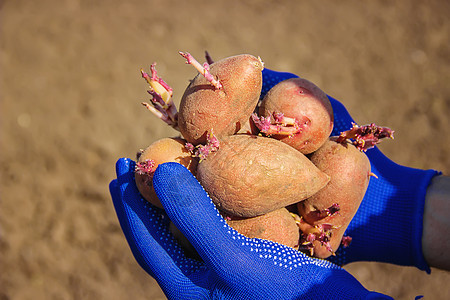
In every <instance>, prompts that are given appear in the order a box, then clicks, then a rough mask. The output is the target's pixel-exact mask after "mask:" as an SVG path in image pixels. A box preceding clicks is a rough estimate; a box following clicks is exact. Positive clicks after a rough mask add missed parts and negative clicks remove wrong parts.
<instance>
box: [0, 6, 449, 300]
mask: <svg viewBox="0 0 450 300" xmlns="http://www.w3.org/2000/svg"><path fill="white" fill-rule="evenodd" d="M449 15H450V2H448V1H436V0H429V1H418V0H417V1H416V0H409V1H387V0H386V1H379V0H374V1H370V2H369V1H331V0H328V1H256V0H254V1H199V0H190V1H173V0H166V1H135V0H131V1H118V0H111V1H88V0H53V1H50V0H40V1H23V0H14V1H13V0H7V1H0V17H1V19H0V22H1V23H0V25H1V45H0V63H1V89H0V91H1V108H0V109H1V123H0V124H1V150H0V151H1V155H0V156H1V157H0V175H1V181H0V185H1V206H0V217H1V219H0V260H1V261H0V270H1V272H0V276H1V277H0V299H36V300H37V299H165V296H164V294H163V293H162V292H161V290H160V288H159V286H158V285H157V283H156V282H155V281H154V280H153V279H152V278H151V277H150V276H149V275H148V274H147V273H145V272H144V271H143V270H142V269H141V268H140V267H139V266H138V264H137V263H136V261H135V260H134V258H133V256H132V254H131V251H130V249H129V247H128V244H127V243H126V240H125V238H124V236H123V234H122V231H121V229H120V226H119V223H118V220H117V217H116V215H115V211H114V209H113V205H112V202H111V198H110V195H109V191H108V184H109V182H110V180H112V179H113V178H114V176H115V171H114V165H115V162H116V160H117V159H118V158H120V157H131V158H134V157H135V153H136V151H137V150H138V149H139V148H144V147H146V146H147V145H149V144H150V143H152V142H153V141H155V140H157V139H160V138H162V137H167V136H173V135H175V134H176V132H175V131H174V130H172V129H171V128H169V127H168V126H165V125H164V124H162V123H161V122H160V121H159V120H157V119H156V118H155V117H153V115H151V114H150V113H149V112H148V111H146V110H145V109H144V108H143V107H142V106H141V105H140V102H141V101H147V100H148V97H147V96H148V95H147V94H146V84H145V83H144V81H143V80H142V79H141V78H140V73H139V69H140V68H141V67H143V68H146V69H148V67H149V65H150V64H151V63H153V62H157V64H158V65H157V68H158V71H159V74H160V75H161V76H162V77H163V78H164V79H165V80H166V81H167V82H168V83H169V84H170V85H171V86H172V87H173V88H174V94H175V96H174V98H175V101H176V102H177V103H179V99H180V97H181V95H182V93H183V91H184V89H185V87H186V86H187V84H188V80H189V79H191V78H192V77H193V76H194V75H195V74H196V71H195V70H194V69H193V68H192V67H191V66H187V65H185V64H184V59H183V58H181V57H180V56H179V55H178V54H177V52H178V51H181V50H182V51H189V52H191V53H192V54H193V55H194V56H195V57H197V58H199V59H200V60H203V54H204V51H205V50H208V51H209V52H210V53H211V55H212V57H213V58H214V59H220V58H224V57H227V56H231V55H235V54H241V53H250V54H253V55H256V56H260V57H261V58H262V59H263V60H264V62H265V65H266V67H267V68H270V69H274V70H278V71H289V72H293V73H296V74H298V75H300V76H302V77H304V78H307V79H309V80H311V81H313V82H314V83H316V84H317V85H318V86H320V87H321V88H322V89H323V90H324V91H326V92H327V93H328V94H329V95H331V96H333V97H335V98H337V99H339V100H340V101H341V102H343V103H344V104H345V105H346V107H347V108H348V110H349V111H350V113H351V114H352V116H353V117H354V118H355V120H356V121H357V122H358V123H360V124H366V123H371V122H375V123H377V124H380V125H383V126H389V127H391V128H393V129H394V130H395V132H396V133H395V140H393V141H391V140H388V141H385V142H383V143H382V144H381V145H380V148H381V150H382V151H383V152H384V153H385V154H386V155H387V156H388V157H390V158H391V159H392V160H394V161H396V162H397V163H399V164H402V165H407V166H411V167H416V168H423V169H437V170H440V171H442V172H443V173H444V174H449V173H450V158H449V157H450V122H449V118H448V116H449V114H450V84H449V82H450V80H449V79H450V68H449V61H450V48H449V46H450V41H449V37H450V21H449ZM393 230H395V228H393ZM448 234H449V233H448V232H443V237H444V239H445V238H446V236H447V235H448ZM346 269H347V270H348V271H349V272H351V273H352V274H353V275H354V276H355V277H356V278H358V279H359V280H360V281H361V282H362V284H363V285H364V286H365V287H367V288H368V289H371V290H376V291H379V292H383V293H386V294H389V295H391V296H393V297H395V298H396V299H414V297H415V296H418V295H423V296H424V297H425V299H450V286H449V284H448V283H449V282H450V273H449V272H445V271H440V270H437V269H433V270H432V273H431V275H427V274H426V273H424V272H421V271H418V270H417V269H416V268H413V267H399V266H394V265H388V264H381V263H368V262H360V263H353V264H350V265H348V266H346Z"/></svg>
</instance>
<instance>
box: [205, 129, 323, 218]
mask: <svg viewBox="0 0 450 300" xmlns="http://www.w3.org/2000/svg"><path fill="white" fill-rule="evenodd" d="M197 179H198V180H199V181H200V183H201V184H202V186H203V187H204V188H205V190H206V191H207V192H208V194H209V196H210V197H211V199H212V201H213V202H214V203H215V204H216V206H217V207H218V208H219V210H221V211H223V212H224V213H226V214H228V215H230V216H240V217H254V216H258V215H262V214H265V213H268V212H270V211H273V210H276V209H279V208H282V207H285V206H288V205H290V204H293V203H297V202H299V201H301V200H303V199H306V198H308V197H310V196H311V195H313V194H314V193H316V192H317V191H319V190H320V189H321V188H323V187H324V186H325V185H326V184H327V183H328V181H329V177H328V176H327V175H326V174H325V173H323V172H321V171H320V170H319V169H318V168H317V167H315V166H314V164H313V163H311V161H310V160H309V159H308V158H307V157H306V156H305V155H303V154H301V153H300V152H298V151H297V150H295V149H294V148H292V147H290V146H288V145H286V144H284V143H282V142H280V141H278V140H276V139H272V138H266V137H262V136H251V135H233V136H228V137H225V138H223V139H222V140H221V141H220V147H219V150H218V151H217V152H215V153H212V154H211V155H210V156H208V157H207V158H206V160H204V161H202V162H201V163H199V165H198V168H197Z"/></svg>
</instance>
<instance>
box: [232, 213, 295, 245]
mask: <svg viewBox="0 0 450 300" xmlns="http://www.w3.org/2000/svg"><path fill="white" fill-rule="evenodd" d="M226 220H227V223H228V225H230V226H231V227H232V228H233V229H235V230H236V231H237V232H239V233H240V234H243V235H245V236H246V237H248V238H259V239H265V240H270V241H273V242H276V243H280V244H283V245H286V246H289V247H291V248H294V249H298V243H299V239H300V231H299V228H298V225H297V223H296V222H295V220H294V218H293V217H292V215H291V214H290V212H289V211H288V210H287V209H286V208H284V207H283V208H280V209H277V210H274V211H271V212H269V213H267V214H264V215H261V216H257V217H253V218H237V217H230V218H226Z"/></svg>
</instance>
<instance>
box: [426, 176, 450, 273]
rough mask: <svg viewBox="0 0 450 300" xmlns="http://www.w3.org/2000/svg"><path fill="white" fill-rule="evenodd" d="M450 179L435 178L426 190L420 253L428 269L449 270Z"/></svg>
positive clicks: (446, 177)
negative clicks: (421, 252) (428, 266)
mask: <svg viewBox="0 0 450 300" xmlns="http://www.w3.org/2000/svg"><path fill="white" fill-rule="evenodd" d="M449 212H450V177H449V176H445V175H438V176H435V177H434V178H433V179H432V180H431V183H430V185H429V186H428V188H427V193H426V196H425V208H424V216H423V234H422V251H423V255H424V257H425V260H426V261H427V263H428V264H429V265H430V267H435V268H438V269H442V270H450V259H449V256H448V252H449V251H450V241H449V239H448V238H446V235H447V234H448V232H450V218H449Z"/></svg>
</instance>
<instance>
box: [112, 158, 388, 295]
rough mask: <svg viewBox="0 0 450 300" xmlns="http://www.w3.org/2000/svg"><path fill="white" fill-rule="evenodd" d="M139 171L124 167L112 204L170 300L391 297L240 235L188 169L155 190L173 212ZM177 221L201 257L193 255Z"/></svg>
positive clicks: (162, 178)
mask: <svg viewBox="0 0 450 300" xmlns="http://www.w3.org/2000/svg"><path fill="white" fill-rule="evenodd" d="M134 168H135V163H134V161H132V160H130V159H120V160H119V161H118V162H117V165H116V172H117V179H115V180H113V181H112V182H111V184H110V191H111V195H112V199H113V202H114V206H115V209H116V212H117V216H118V218H119V221H120V224H121V226H122V230H123V232H124V234H125V236H126V238H127V241H128V243H129V245H130V248H131V250H132V252H133V254H134V256H135V258H136V260H137V261H138V263H139V264H140V265H141V267H142V268H143V269H144V270H146V271H147V272H148V273H149V274H150V275H151V276H153V277H154V278H155V279H156V280H157V281H158V283H159V284H160V286H161V288H162V290H163V291H164V293H165V294H166V296H167V297H168V298H169V299H341V298H342V299H344V298H345V299H375V298H376V299H383V298H385V299H390V298H389V297H387V296H384V295H381V294H378V293H374V292H369V291H367V290H366V289H365V288H364V287H363V286H362V285H361V284H360V283H359V282H358V281H357V280H356V279H355V278H354V277H353V276H352V275H350V274H349V273H348V272H347V271H345V270H344V269H342V268H340V267H338V266H337V265H335V264H333V263H330V262H328V261H326V260H321V259H316V258H310V257H308V256H307V255H305V254H303V253H301V252H299V251H297V250H294V249H292V248H290V247H287V246H284V245H281V244H277V243H274V242H270V241H267V240H261V239H250V238H246V237H244V236H243V235H241V234H239V233H237V232H236V231H235V230H233V229H232V228H231V227H229V226H228V225H227V223H226V222H225V220H224V219H223V218H222V217H221V215H220V214H219V212H218V211H217V210H216V208H215V206H214V204H213V203H212V202H211V200H210V198H209V197H208V195H207V194H206V192H205V191H204V189H203V188H202V186H201V185H200V184H199V182H198V181H197V180H196V179H195V177H194V176H193V175H192V174H191V173H190V172H189V171H188V170H187V169H186V168H184V167H183V166H181V165H180V164H177V163H166V164H163V165H160V166H159V167H158V168H157V170H156V172H155V174H154V178H153V185H154V187H155V190H156V193H157V195H158V198H159V199H160V200H161V203H162V204H163V206H164V209H165V210H161V209H158V208H156V207H154V206H152V205H151V204H149V203H148V202H146V201H145V200H143V199H142V197H141V195H140V194H139V192H138V190H137V188H136V185H135V181H134ZM170 220H171V221H172V222H173V223H174V224H175V225H176V226H177V228H178V229H179V230H180V231H181V232H182V233H183V235H184V236H185V237H186V238H187V239H188V240H189V241H190V243H191V244H192V245H193V246H194V247H195V249H196V250H197V252H198V254H199V255H200V257H201V260H196V259H192V258H189V257H187V256H186V255H185V253H184V251H183V249H182V248H181V247H180V246H179V244H178V243H177V242H176V240H175V238H174V237H173V235H172V234H171V233H170V231H169V223H170Z"/></svg>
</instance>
